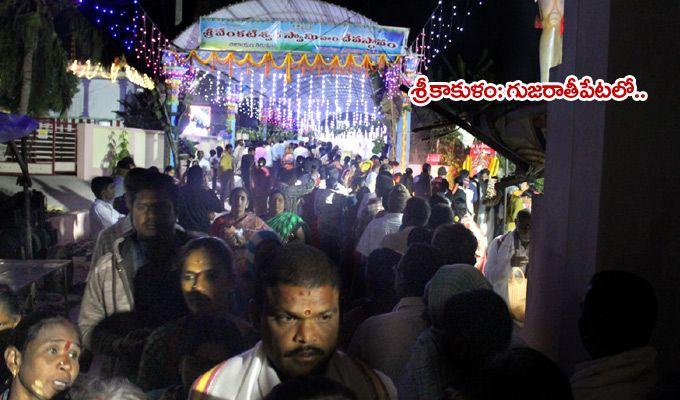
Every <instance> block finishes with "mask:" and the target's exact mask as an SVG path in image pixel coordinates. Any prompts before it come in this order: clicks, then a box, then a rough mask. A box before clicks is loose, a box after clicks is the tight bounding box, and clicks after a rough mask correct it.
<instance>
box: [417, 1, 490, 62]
mask: <svg viewBox="0 0 680 400" xmlns="http://www.w3.org/2000/svg"><path fill="white" fill-rule="evenodd" d="M472 3H476V6H477V7H478V6H481V5H482V4H483V2H482V1H471V0H437V5H436V7H435V8H434V11H432V13H431V14H430V15H429V17H428V18H427V21H426V22H425V25H424V26H423V29H422V30H421V31H420V33H419V34H418V35H417V36H416V38H415V39H414V40H413V42H412V43H411V46H410V48H411V51H412V52H413V53H415V54H418V55H419V57H420V64H419V66H418V72H419V73H427V72H428V71H429V69H430V68H431V67H432V63H433V62H434V60H435V59H436V58H437V57H439V56H440V55H443V54H444V53H445V52H446V51H447V50H448V49H449V48H450V47H452V46H453V45H454V44H455V42H454V34H456V33H461V32H463V31H464V30H465V23H466V20H467V17H469V16H470V15H471V14H472V11H473V4H472Z"/></svg>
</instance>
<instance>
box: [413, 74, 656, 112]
mask: <svg viewBox="0 0 680 400" xmlns="http://www.w3.org/2000/svg"><path fill="white" fill-rule="evenodd" d="M408 96H409V98H410V99H411V103H413V104H414V105H416V106H420V107H422V106H426V105H427V104H429V103H430V102H431V101H439V100H441V99H449V100H453V101H468V100H472V101H481V100H486V101H493V100H496V101H501V100H515V101H543V100H545V101H553V100H567V101H575V100H580V101H609V100H615V101H623V100H626V99H628V98H630V99H633V100H635V101H645V100H647V92H642V91H638V90H637V82H636V80H635V77H634V76H632V75H627V76H625V77H624V78H619V79H617V80H616V81H615V82H614V83H607V82H604V81H603V80H602V79H598V80H596V81H595V82H593V78H591V77H589V76H584V77H583V78H581V79H578V78H577V77H575V76H574V75H569V76H568V77H567V78H566V79H565V80H564V82H535V83H524V82H522V81H514V82H508V83H506V84H504V85H503V84H495V83H489V82H487V81H484V80H482V81H475V82H471V83H467V82H465V81H464V80H462V79H459V80H457V81H452V82H430V81H429V79H428V78H427V76H425V75H418V76H416V79H415V84H414V85H413V86H411V88H410V89H409V91H408Z"/></svg>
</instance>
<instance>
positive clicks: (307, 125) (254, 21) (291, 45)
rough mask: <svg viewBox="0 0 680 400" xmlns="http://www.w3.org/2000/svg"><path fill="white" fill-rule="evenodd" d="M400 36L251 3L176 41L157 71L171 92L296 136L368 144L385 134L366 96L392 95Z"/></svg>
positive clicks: (302, 4)
mask: <svg viewBox="0 0 680 400" xmlns="http://www.w3.org/2000/svg"><path fill="white" fill-rule="evenodd" d="M407 37H408V30H407V29H404V28H393V27H381V26H378V25H377V24H376V23H375V22H374V21H371V20H370V19H368V18H366V17H364V16H362V15H360V14H357V13H355V12H352V11H350V10H347V9H345V8H343V7H339V6H335V5H332V4H328V3H324V2H321V1H316V0H252V1H246V2H243V3H239V4H235V5H232V6H229V7H225V8H222V9H220V10H218V11H215V12H214V13H212V14H210V15H208V16H206V17H202V18H201V20H200V21H199V22H197V23H195V24H193V25H192V26H191V27H189V28H188V29H187V30H185V31H184V32H183V33H182V34H180V35H179V36H178V37H177V38H176V39H175V40H174V45H175V46H176V48H177V49H179V50H176V51H170V50H168V51H166V52H165V54H164V71H165V74H166V77H167V78H168V82H169V83H171V85H170V86H171V87H172V88H173V89H174V90H175V94H182V93H191V94H193V95H194V96H195V97H196V98H198V99H199V100H201V101H205V102H209V103H212V104H218V105H221V106H228V105H230V104H232V105H233V104H238V105H239V110H240V111H241V112H244V113H247V114H250V115H251V116H253V117H257V118H259V119H260V120H261V121H266V122H269V123H272V124H274V125H278V126H280V127H282V128H284V129H289V130H295V131H297V132H298V133H302V134H308V133H312V132H313V133H314V134H315V135H316V136H317V137H320V138H323V137H325V136H330V135H333V136H335V135H338V133H340V134H341V135H345V136H346V137H356V136H357V135H359V136H363V137H364V138H367V139H374V138H375V137H377V136H378V135H382V134H384V133H385V127H384V126H383V125H382V124H381V123H380V115H379V113H380V110H379V106H376V104H375V101H374V91H375V90H378V89H380V90H384V89H385V88H384V86H385V83H386V86H387V90H392V91H396V90H398V87H399V83H400V82H401V76H402V68H403V65H402V64H403V53H404V51H405V48H406V46H405V43H406V39H407ZM377 71H380V74H381V75H380V77H381V78H380V79H376V72H377ZM378 83H379V84H378ZM380 86H382V88H380Z"/></svg>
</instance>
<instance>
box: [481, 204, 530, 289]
mask: <svg viewBox="0 0 680 400" xmlns="http://www.w3.org/2000/svg"><path fill="white" fill-rule="evenodd" d="M516 225H517V228H516V229H515V230H514V231H510V232H507V233H505V234H503V235H501V236H499V237H497V238H495V239H494V240H493V241H491V245H489V249H488V250H487V253H486V265H485V266H484V275H485V276H486V279H488V280H489V283H491V285H492V286H493V290H494V291H495V292H496V293H498V295H499V296H501V297H502V298H503V299H505V301H506V302H507V301H508V279H509V278H510V275H511V274H512V268H513V267H518V268H520V269H521V270H522V272H524V273H525V274H526V267H527V264H529V244H530V238H531V235H530V233H531V212H529V210H526V209H525V210H521V211H520V212H519V213H517V219H516Z"/></svg>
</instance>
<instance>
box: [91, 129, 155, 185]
mask: <svg viewBox="0 0 680 400" xmlns="http://www.w3.org/2000/svg"><path fill="white" fill-rule="evenodd" d="M123 131H125V132H127V133H128V140H129V142H130V143H129V145H128V150H129V151H130V154H131V155H132V157H133V158H134V160H135V164H136V165H137V166H140V167H145V168H148V167H151V166H156V167H158V168H159V169H160V170H162V169H163V167H164V163H165V136H164V134H163V132H162V131H144V130H141V129H135V128H116V127H108V126H99V125H94V124H79V125H78V178H80V179H84V180H90V179H92V178H93V177H95V176H102V175H109V174H111V171H110V170H109V169H108V166H109V162H108V157H109V155H110V148H109V143H110V141H111V139H112V138H113V139H114V140H116V141H119V140H120V134H121V133H122V132H123Z"/></svg>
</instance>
